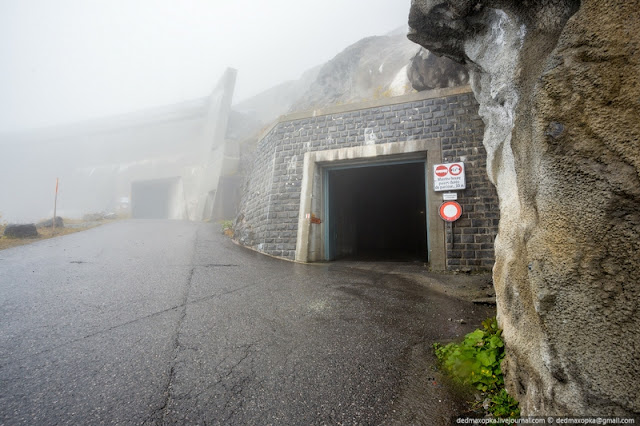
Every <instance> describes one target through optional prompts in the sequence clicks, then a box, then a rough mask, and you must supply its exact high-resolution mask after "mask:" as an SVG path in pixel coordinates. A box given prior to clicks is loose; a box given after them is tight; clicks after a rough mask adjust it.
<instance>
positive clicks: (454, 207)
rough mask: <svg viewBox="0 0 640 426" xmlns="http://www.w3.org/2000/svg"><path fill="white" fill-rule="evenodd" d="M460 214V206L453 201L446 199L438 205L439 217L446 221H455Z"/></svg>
mask: <svg viewBox="0 0 640 426" xmlns="http://www.w3.org/2000/svg"><path fill="white" fill-rule="evenodd" d="M460 215H462V207H461V206H460V204H458V203H457V202H455V201H447V202H446V203H442V205H441V206H440V217H441V218H442V219H443V220H446V221H447V222H455V221H456V220H458V219H459V218H460Z"/></svg>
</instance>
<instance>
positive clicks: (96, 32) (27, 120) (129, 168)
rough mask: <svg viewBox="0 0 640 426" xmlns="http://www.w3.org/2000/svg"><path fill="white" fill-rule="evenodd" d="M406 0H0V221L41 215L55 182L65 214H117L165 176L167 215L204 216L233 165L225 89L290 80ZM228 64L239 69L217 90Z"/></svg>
mask: <svg viewBox="0 0 640 426" xmlns="http://www.w3.org/2000/svg"><path fill="white" fill-rule="evenodd" d="M409 4H410V1H409V0H406V1H400V2H399V1H398V0H367V1H364V0H356V1H350V2H341V1H338V0H326V1H323V2H311V1H301V0H298V1H289V0H275V1H271V2H258V1H248V0H241V1H237V0H236V1H231V0H220V1H218V0H206V1H205V0H191V1H184V0H173V1H170V0H135V1H131V0H128V1H127V0H103V1H92V2H87V1H86V0H56V1H55V2H54V1H50V0H0V63H1V64H2V66H1V67H0V182H1V183H2V188H1V189H0V214H2V217H0V221H9V222H31V221H37V220H39V219H42V218H44V217H47V216H50V215H51V213H52V210H53V197H54V188H55V181H56V178H58V177H59V178H60V193H59V199H58V206H59V207H58V208H59V214H60V215H63V216H69V217H79V216H81V215H83V214H85V213H91V212H96V211H113V210H115V209H117V208H118V205H119V203H120V201H122V200H123V199H124V198H127V197H130V195H131V184H132V182H133V181H140V182H142V181H145V180H153V179H170V180H171V182H172V184H171V185H172V188H174V187H175V188H177V189H175V191H174V190H173V189H172V191H173V192H172V195H171V198H172V199H176V200H178V199H181V200H182V201H181V202H182V203H183V204H184V206H180V207H176V206H174V207H170V208H169V210H168V211H169V213H168V214H170V215H174V216H175V218H189V219H198V218H202V214H203V213H202V212H203V211H206V210H207V209H209V210H211V209H212V205H211V204H212V203H213V202H214V201H213V199H214V198H215V185H217V180H218V179H219V178H220V176H221V175H223V174H224V170H223V169H225V168H226V167H228V165H229V164H232V165H233V161H235V160H237V158H235V157H234V155H235V154H234V152H235V151H234V150H235V149H236V148H235V147H233V146H226V145H224V144H222V145H220V144H219V143H218V142H219V141H218V142H216V141H215V140H213V139H216V140H219V139H220V138H224V134H222V136H221V133H220V132H222V133H224V127H225V126H226V120H227V118H228V111H226V110H225V108H226V107H225V105H226V104H230V103H231V102H232V99H231V98H229V99H227V98H226V97H225V96H227V97H228V96H233V102H234V103H235V102H237V101H240V100H243V99H245V98H247V97H250V96H252V95H255V94H257V93H259V92H261V91H263V90H265V89H267V88H269V87H272V86H274V85H276V84H278V83H281V82H283V81H286V80H291V79H295V78H298V77H299V76H300V75H301V74H302V73H303V72H304V71H305V70H307V69H309V68H311V67H314V66H316V65H318V64H320V63H323V62H325V61H327V60H329V59H330V58H332V57H333V56H335V55H336V54H337V53H339V52H340V51H341V50H342V49H344V48H345V47H347V46H348V45H349V44H351V43H353V42H355V41H357V40H359V39H361V38H364V37H367V36H371V35H380V34H385V33H387V32H389V31H391V30H393V29H395V28H397V27H399V26H401V25H403V24H405V23H406V21H407V15H408V10H409ZM227 67H233V68H235V69H237V70H238V74H237V78H236V77H235V76H234V79H233V80H234V81H235V88H234V87H233V83H231V90H226V91H225V90H223V88H221V87H220V83H219V80H220V79H223V80H224V78H226V77H223V76H227V77H228V74H225V70H226V69H227ZM229 81H230V80H229V79H227V83H229ZM217 85H218V86H217ZM228 86H229V84H227V89H228ZM212 138H213V139H212ZM203 153H204V154H203ZM223 157H225V158H227V160H228V159H229V158H231V160H229V161H231V162H230V163H229V161H227V160H225V161H227V163H224V164H223V163H222V162H221V161H222V158H223ZM234 158H235V160H234ZM150 170H153V172H151V171H150ZM203 179H204V180H206V182H207V183H206V184H203V183H202V182H203ZM190 180H192V182H189V181H190ZM203 185H204V186H203ZM211 185H213V190H212V189H211V188H209V186H211ZM140 187H143V186H140ZM196 187H197V190H195V189H193V188H196ZM190 188H191V189H190ZM189 191H195V192H198V194H195V192H194V194H193V196H192V198H191V199H190V198H189V195H188V192H189ZM202 194H208V197H213V198H211V199H207V200H203V199H202V197H203V195H202ZM205 198H206V197H205ZM183 207H184V208H183ZM205 216H206V214H205Z"/></svg>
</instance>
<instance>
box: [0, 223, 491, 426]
mask: <svg viewBox="0 0 640 426" xmlns="http://www.w3.org/2000/svg"><path fill="white" fill-rule="evenodd" d="M489 315H491V311H490V310H489V309H487V308H478V307H476V306H473V305H471V304H469V303H465V302H461V301H459V300H456V299H452V298H449V297H447V296H445V295H442V294H440V293H436V292H433V291H430V290H429V289H428V288H425V287H424V286H421V285H419V284H416V283H414V282H411V281H408V280H406V279H403V278H402V277H398V276H392V275H387V274H384V273H376V272H371V271H359V270H354V269H351V268H347V267H344V266H341V265H340V264H325V265H299V264H293V263H290V262H285V261H281V260H277V259H273V258H269V257H266V256H262V255H260V254H257V253H254V252H252V251H249V250H247V249H244V248H242V247H238V246H236V245H234V244H233V243H232V242H231V241H229V240H228V239H226V238H225V237H224V236H222V235H221V234H220V233H219V226H218V225H214V224H194V223H188V222H174V221H125V222H118V223H113V224H109V225H104V226H101V227H98V228H94V229H91V230H88V231H84V232H80V233H76V234H71V235H67V236H64V237H59V238H54V239H50V240H44V241H40V242H37V243H34V244H30V245H26V246H21V247H16V248H12V249H7V250H3V251H0V424H4V425H14V424H25V425H38V424H101V423H110V424H112V423H117V424H224V425H241V424H256V425H258V424H259V425H263V424H428V425H439V424H448V423H449V421H450V417H449V416H451V415H453V414H456V412H458V411H459V410H460V409H461V408H460V401H459V400H458V399H457V398H456V397H455V396H453V395H451V394H450V393H449V391H448V390H447V388H446V387H443V386H442V384H441V381H440V380H441V378H440V376H439V375H438V373H437V372H434V371H433V356H432V354H431V351H430V345H431V343H432V342H434V341H446V340H450V339H454V338H456V336H461V335H463V334H464V333H466V332H468V331H470V330H472V329H474V328H475V327H476V326H477V325H478V324H479V320H481V319H482V318H484V317H485V316H489ZM448 318H464V319H467V322H468V324H464V325H461V324H458V323H456V322H453V321H448V320H447V319H448Z"/></svg>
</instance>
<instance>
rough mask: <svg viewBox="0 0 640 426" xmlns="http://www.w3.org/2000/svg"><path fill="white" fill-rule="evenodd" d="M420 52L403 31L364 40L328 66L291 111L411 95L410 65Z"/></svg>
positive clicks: (353, 45) (341, 53)
mask: <svg viewBox="0 0 640 426" xmlns="http://www.w3.org/2000/svg"><path fill="white" fill-rule="evenodd" d="M417 50H418V47H417V46H416V45H415V44H413V43H411V42H409V41H408V40H407V38H406V36H405V35H404V31H403V33H402V34H390V35H385V36H374V37H367V38H364V39H362V40H360V41H358V42H357V43H354V44H352V45H351V46H349V47H347V48H346V49H345V50H343V51H342V52H340V53H339V54H338V55H336V56H335V57H334V58H333V59H331V60H330V61H329V62H327V63H325V64H324V65H323V66H322V68H320V70H319V72H318V74H317V76H316V79H315V81H314V82H313V83H311V85H310V86H309V88H308V89H307V91H306V92H305V93H303V95H302V96H301V97H300V98H299V99H298V100H297V101H296V102H295V103H294V104H293V105H292V107H291V111H304V110H311V109H314V108H322V107H326V106H328V105H335V104H338V103H353V102H358V101H363V100H367V99H375V98H380V97H389V96H398V95H403V94H405V93H409V92H411V85H410V83H409V81H408V79H407V64H408V63H409V61H410V60H411V58H412V57H413V56H415V54H416V51H417Z"/></svg>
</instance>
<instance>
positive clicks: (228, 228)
mask: <svg viewBox="0 0 640 426" xmlns="http://www.w3.org/2000/svg"><path fill="white" fill-rule="evenodd" d="M218 223H219V224H220V226H221V227H222V233H223V234H224V235H226V236H227V237H230V238H232V237H233V221H232V220H221V221H220V222H218Z"/></svg>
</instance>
